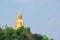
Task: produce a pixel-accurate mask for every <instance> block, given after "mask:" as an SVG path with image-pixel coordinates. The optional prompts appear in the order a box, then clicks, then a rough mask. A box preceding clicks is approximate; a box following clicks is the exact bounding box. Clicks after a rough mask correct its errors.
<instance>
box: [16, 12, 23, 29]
mask: <svg viewBox="0 0 60 40" xmlns="http://www.w3.org/2000/svg"><path fill="white" fill-rule="evenodd" d="M22 26H24V22H23V21H22V14H21V12H19V13H18V19H17V21H16V29H18V28H19V27H22Z"/></svg>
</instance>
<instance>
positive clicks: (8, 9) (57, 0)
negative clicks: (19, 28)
mask: <svg viewBox="0 0 60 40" xmlns="http://www.w3.org/2000/svg"><path fill="white" fill-rule="evenodd" d="M19 11H20V12H22V15H23V21H24V24H25V26H26V27H30V28H31V31H32V32H33V33H38V34H46V35H47V36H49V37H52V38H54V39H55V40H60V38H59V37H60V32H59V29H60V0H0V25H5V24H8V25H9V26H11V27H14V26H15V22H16V20H17V15H18V12H19Z"/></svg>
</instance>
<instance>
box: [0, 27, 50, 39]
mask: <svg viewBox="0 0 60 40" xmlns="http://www.w3.org/2000/svg"><path fill="white" fill-rule="evenodd" d="M0 40H49V38H48V37H46V36H42V35H40V34H32V33H31V31H30V28H29V27H27V28H25V27H21V28H19V29H17V30H15V29H13V28H11V27H8V26H7V27H6V26H5V28H4V29H2V28H0Z"/></svg>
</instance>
